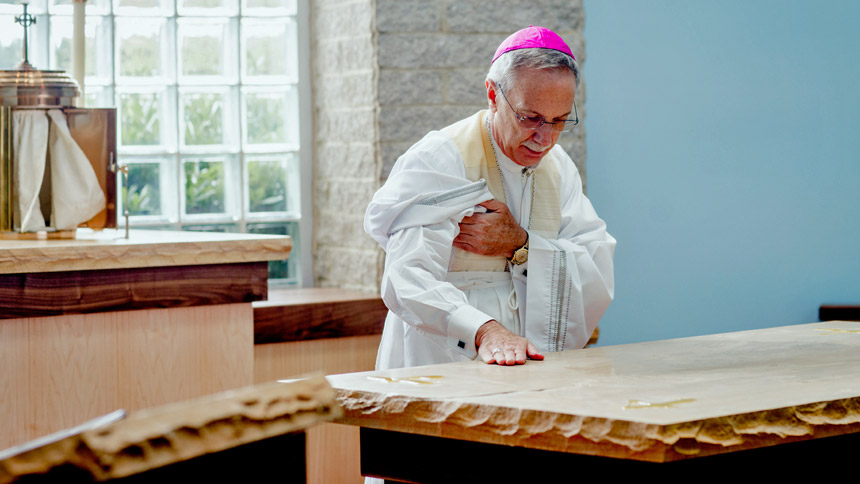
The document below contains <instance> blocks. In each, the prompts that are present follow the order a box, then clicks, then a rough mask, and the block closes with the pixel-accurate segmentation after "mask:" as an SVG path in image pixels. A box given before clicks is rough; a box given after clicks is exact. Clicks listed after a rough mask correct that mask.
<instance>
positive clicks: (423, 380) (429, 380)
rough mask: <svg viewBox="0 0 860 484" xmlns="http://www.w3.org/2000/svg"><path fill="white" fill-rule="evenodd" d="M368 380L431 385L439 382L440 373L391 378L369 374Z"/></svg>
mask: <svg viewBox="0 0 860 484" xmlns="http://www.w3.org/2000/svg"><path fill="white" fill-rule="evenodd" d="M367 379H368V380H376V381H384V382H387V383H409V384H411V385H433V384H434V383H439V380H441V379H442V376H441V375H427V376H409V377H406V378H392V377H390V376H369V377H367Z"/></svg>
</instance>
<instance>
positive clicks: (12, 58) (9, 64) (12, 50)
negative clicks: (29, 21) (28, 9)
mask: <svg viewBox="0 0 860 484" xmlns="http://www.w3.org/2000/svg"><path fill="white" fill-rule="evenodd" d="M15 7H17V8H18V9H20V8H21V6H20V5H15ZM0 25H5V27H4V28H2V29H0V67H2V68H3V69H14V68H15V67H17V66H18V64H19V63H20V62H21V59H22V56H23V51H22V48H23V45H24V41H23V38H24V31H23V30H21V28H20V26H18V24H16V23H15V16H14V15H0Z"/></svg>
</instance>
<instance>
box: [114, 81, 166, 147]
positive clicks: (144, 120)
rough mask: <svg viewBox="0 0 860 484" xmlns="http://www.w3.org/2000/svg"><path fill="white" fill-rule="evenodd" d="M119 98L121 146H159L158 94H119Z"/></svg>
mask: <svg viewBox="0 0 860 484" xmlns="http://www.w3.org/2000/svg"><path fill="white" fill-rule="evenodd" d="M119 98H120V100H119V103H120V123H121V129H122V144H123V145H125V146H129V145H157V144H159V142H160V141H161V136H160V130H159V116H158V107H159V106H158V104H159V103H158V94H155V93H152V94H121V95H120V96H119Z"/></svg>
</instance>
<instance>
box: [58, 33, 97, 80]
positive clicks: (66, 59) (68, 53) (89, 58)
mask: <svg viewBox="0 0 860 484" xmlns="http://www.w3.org/2000/svg"><path fill="white" fill-rule="evenodd" d="M84 45H85V49H86V51H87V52H94V47H93V39H91V38H89V37H87V38H86V39H85V40H84ZM54 55H55V56H56V59H57V62H56V65H57V68H58V69H61V70H64V71H67V72H71V70H72V39H69V38H64V39H63V40H61V41H60V45H58V46H57V50H55V51H54ZM84 63H86V75H88V76H92V75H94V74H95V73H96V61H95V56H94V55H92V54H87V55H86V57H85V58H84Z"/></svg>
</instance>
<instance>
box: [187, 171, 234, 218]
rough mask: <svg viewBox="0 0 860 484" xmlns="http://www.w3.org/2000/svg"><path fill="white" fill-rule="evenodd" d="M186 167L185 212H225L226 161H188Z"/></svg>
mask: <svg viewBox="0 0 860 484" xmlns="http://www.w3.org/2000/svg"><path fill="white" fill-rule="evenodd" d="M184 167H185V213H187V214H194V213H223V212H224V211H225V203H224V163H223V162H220V161H188V162H185V163H184Z"/></svg>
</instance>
